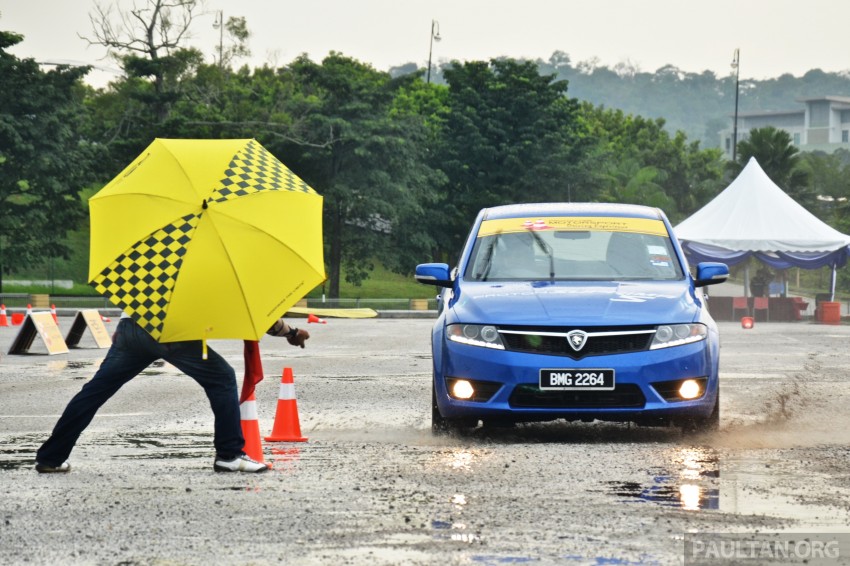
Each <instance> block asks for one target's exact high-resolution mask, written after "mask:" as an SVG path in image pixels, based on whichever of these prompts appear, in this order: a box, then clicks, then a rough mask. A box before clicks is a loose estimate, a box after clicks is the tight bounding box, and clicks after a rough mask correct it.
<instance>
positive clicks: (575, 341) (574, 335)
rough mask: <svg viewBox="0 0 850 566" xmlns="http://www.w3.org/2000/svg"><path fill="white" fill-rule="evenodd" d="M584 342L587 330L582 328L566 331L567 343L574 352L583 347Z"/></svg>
mask: <svg viewBox="0 0 850 566" xmlns="http://www.w3.org/2000/svg"><path fill="white" fill-rule="evenodd" d="M586 342H587V332H585V331H584V330H570V331H569V332H567V343H568V344H569V345H570V347H571V348H572V349H573V350H575V351H576V352H578V351H579V350H581V349H582V348H584V345H585V343H586Z"/></svg>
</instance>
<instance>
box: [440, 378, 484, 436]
mask: <svg viewBox="0 0 850 566" xmlns="http://www.w3.org/2000/svg"><path fill="white" fill-rule="evenodd" d="M476 426H478V419H474V418H455V419H450V418H447V417H444V416H443V415H442V414H441V413H440V407H439V406H437V387H436V386H435V385H434V382H433V381H431V433H432V434H434V435H435V436H442V435H446V434H457V433H458V432H462V431H463V430H464V429H470V428H475V427H476Z"/></svg>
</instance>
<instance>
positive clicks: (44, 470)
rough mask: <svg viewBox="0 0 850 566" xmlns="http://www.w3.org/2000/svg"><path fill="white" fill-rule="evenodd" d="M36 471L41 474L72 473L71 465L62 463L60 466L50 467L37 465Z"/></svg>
mask: <svg viewBox="0 0 850 566" xmlns="http://www.w3.org/2000/svg"><path fill="white" fill-rule="evenodd" d="M35 471H36V472H38V473H39V474H67V473H68V472H70V471H71V464H70V463H68V462H62V463H61V464H59V465H58V466H48V465H47V464H39V463H38V462H36V463H35Z"/></svg>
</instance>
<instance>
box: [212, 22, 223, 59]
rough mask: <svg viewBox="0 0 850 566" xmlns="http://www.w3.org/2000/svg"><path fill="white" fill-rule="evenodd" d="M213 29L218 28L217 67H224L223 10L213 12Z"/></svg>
mask: <svg viewBox="0 0 850 566" xmlns="http://www.w3.org/2000/svg"><path fill="white" fill-rule="evenodd" d="M213 29H217V30H218V68H219V69H222V68H224V10H219V11H218V12H216V13H215V21H214V22H213Z"/></svg>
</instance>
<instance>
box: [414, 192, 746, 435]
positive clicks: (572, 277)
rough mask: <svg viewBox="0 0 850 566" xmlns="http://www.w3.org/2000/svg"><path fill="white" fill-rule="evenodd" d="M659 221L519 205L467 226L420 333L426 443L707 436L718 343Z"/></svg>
mask: <svg viewBox="0 0 850 566" xmlns="http://www.w3.org/2000/svg"><path fill="white" fill-rule="evenodd" d="M728 276H729V269H728V267H727V266H726V265H725V264H722V263H700V264H699V265H697V266H696V270H695V273H694V274H691V273H690V272H689V269H688V264H687V262H686V259H685V256H684V255H683V252H682V248H681V247H680V245H679V243H678V241H677V240H676V238H675V236H674V234H673V230H672V229H671V227H670V223H669V221H668V220H667V217H666V216H665V215H664V213H663V212H662V211H660V210H658V209H656V208H649V207H644V206H634V205H620V204H565V203H552V204H520V205H510V206H499V207H494V208H487V209H484V210H482V211H481V212H480V213H479V214H478V218H477V219H476V220H475V224H474V225H473V227H472V231H471V232H470V235H469V238H468V240H467V242H466V245H465V246H464V249H463V252H462V253H461V256H460V262H459V264H458V266H457V267H456V268H455V269H452V270H450V269H449V266H448V265H447V264H445V263H426V264H422V265H419V266H417V267H416V280H417V281H419V282H420V283H425V284H428V285H436V286H438V287H443V290H442V291H441V293H440V296H439V298H438V303H439V311H440V314H439V318H438V319H437V322H436V324H435V325H434V329H433V334H432V352H433V358H434V360H433V361H434V382H433V403H432V405H433V408H432V424H433V429H434V431H435V432H445V431H448V430H452V429H461V428H465V427H474V426H478V424H479V421H483V424H484V425H485V426H487V425H496V426H500V425H505V424H513V423H516V422H523V421H546V420H554V419H566V420H572V421H575V420H581V421H586V422H589V421H593V420H604V421H621V422H635V423H637V424H641V425H649V426H668V425H674V426H681V427H682V428H683V429H684V430H686V431H698V430H709V429H713V428H716V427H717V425H718V422H719V407H720V397H719V391H718V359H719V346H720V345H719V337H718V334H717V325H716V324H715V322H714V320H713V319H712V318H711V316H710V315H709V312H708V308H707V303H706V299H707V297H706V296H705V295H703V292H702V287H704V286H706V285H712V284H715V283H722V282H723V281H725V280H726V278H727V277H728Z"/></svg>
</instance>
